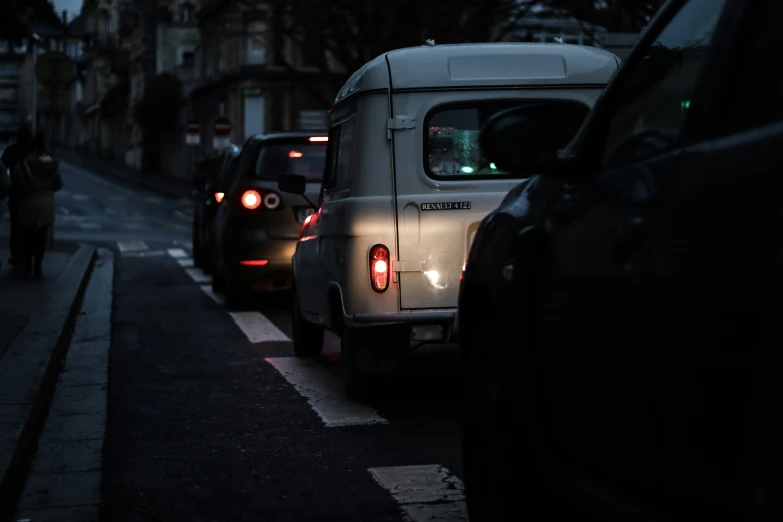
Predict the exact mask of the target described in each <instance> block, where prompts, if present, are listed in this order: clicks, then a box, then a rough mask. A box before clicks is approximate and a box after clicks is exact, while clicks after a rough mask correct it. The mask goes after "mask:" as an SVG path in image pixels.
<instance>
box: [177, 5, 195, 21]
mask: <svg viewBox="0 0 783 522" xmlns="http://www.w3.org/2000/svg"><path fill="white" fill-rule="evenodd" d="M195 11H196V10H195V8H194V7H193V4H182V5H181V6H179V20H180V22H192V21H193V20H195V18H196V17H195Z"/></svg>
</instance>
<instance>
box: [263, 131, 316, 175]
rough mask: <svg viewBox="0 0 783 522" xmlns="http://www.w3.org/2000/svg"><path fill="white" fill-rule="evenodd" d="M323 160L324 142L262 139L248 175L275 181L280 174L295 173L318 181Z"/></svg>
mask: <svg viewBox="0 0 783 522" xmlns="http://www.w3.org/2000/svg"><path fill="white" fill-rule="evenodd" d="M325 162H326V143H320V142H315V143H310V142H309V141H308V140H305V139H299V140H287V141H279V142H272V143H265V144H264V146H263V147H262V148H261V153H260V154H259V155H258V161H257V162H256V167H255V169H254V170H251V172H250V175H251V176H252V177H254V178H256V179H262V180H265V181H277V180H279V179H280V176H282V175H283V174H296V175H299V176H304V177H305V179H306V180H307V181H310V182H318V181H321V178H322V177H323V174H324V163H325Z"/></svg>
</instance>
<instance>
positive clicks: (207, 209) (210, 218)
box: [193, 145, 239, 274]
mask: <svg viewBox="0 0 783 522" xmlns="http://www.w3.org/2000/svg"><path fill="white" fill-rule="evenodd" d="M238 155H239V147H237V146H236V145H229V146H228V147H226V148H225V149H223V151H222V152H221V153H220V155H219V156H217V157H216V158H212V159H211V160H210V161H209V162H207V163H206V164H205V165H204V166H203V168H202V170H201V172H202V176H201V177H200V178H199V179H198V180H197V183H198V185H197V189H196V190H195V191H194V192H193V199H194V206H195V209H194V212H193V263H194V264H195V265H196V266H200V267H202V269H203V270H204V273H207V274H209V273H211V272H212V257H213V254H212V228H213V222H214V220H215V214H216V213H217V207H218V205H219V204H220V203H221V201H223V192H222V190H221V185H222V182H223V180H224V179H225V178H226V176H227V175H228V174H227V173H228V171H229V170H230V169H231V167H232V165H233V163H234V162H233V160H234V159H235V158H236V157H237V156H238Z"/></svg>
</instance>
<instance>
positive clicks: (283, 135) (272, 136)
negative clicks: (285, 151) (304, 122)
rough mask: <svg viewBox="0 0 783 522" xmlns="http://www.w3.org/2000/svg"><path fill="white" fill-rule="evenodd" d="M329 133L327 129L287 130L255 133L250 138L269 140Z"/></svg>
mask: <svg viewBox="0 0 783 522" xmlns="http://www.w3.org/2000/svg"><path fill="white" fill-rule="evenodd" d="M328 134H329V131H327V130H311V131H287V132H274V133H271V134H255V135H253V136H252V137H251V138H250V139H251V140H254V141H268V140H280V139H286V138H308V137H310V136H326V135H328Z"/></svg>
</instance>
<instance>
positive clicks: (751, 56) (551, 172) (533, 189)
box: [459, 0, 783, 522]
mask: <svg viewBox="0 0 783 522" xmlns="http://www.w3.org/2000/svg"><path fill="white" fill-rule="evenodd" d="M781 24H783V3H781V2H780V1H779V0H752V1H751V0H679V1H670V2H668V3H667V4H666V6H665V7H664V8H663V9H662V11H661V12H660V13H659V14H658V15H657V16H656V18H655V19H654V20H653V21H652V22H651V24H650V26H649V28H648V29H647V30H646V32H645V34H644V35H643V37H642V39H641V41H640V42H639V44H638V45H637V47H636V48H635V49H634V51H633V52H632V54H631V55H630V56H629V58H628V59H627V61H626V62H625V64H624V65H623V67H622V68H621V69H620V70H619V71H618V73H617V74H616V76H615V78H614V79H613V81H612V82H611V84H610V85H609V87H608V88H607V89H606V91H605V92H604V94H603V96H602V97H601V99H600V100H599V101H598V103H597V104H596V106H595V107H594V109H593V111H592V112H591V114H590V115H589V116H588V119H587V120H586V122H585V124H584V125H583V126H582V128H581V129H580V131H579V132H578V134H577V136H576V137H575V139H574V140H573V141H572V142H571V144H569V145H568V147H567V148H566V150H565V151H563V152H562V153H558V151H557V149H558V146H559V145H558V144H557V143H555V142H553V141H552V136H554V135H556V134H557V132H556V131H557V127H558V125H559V122H558V121H557V120H544V121H543V122H542V121H541V120H540V119H537V118H536V117H535V112H534V110H535V109H534V108H533V109H531V108H529V107H528V108H521V109H518V110H514V111H513V112H508V113H506V114H502V115H498V116H497V117H496V119H494V120H493V121H490V122H488V123H487V125H486V127H485V128H484V130H483V132H482V137H481V143H482V146H483V152H484V155H485V156H486V158H487V159H488V160H490V161H493V162H494V163H496V164H497V166H498V168H501V169H504V170H511V171H514V172H520V173H523V174H527V175H528V176H530V177H529V179H528V180H527V181H525V182H523V183H521V184H520V185H519V186H518V187H517V188H516V189H514V190H512V192H511V193H509V195H508V196H507V197H506V199H505V200H504V202H503V203H502V204H501V206H500V207H499V208H498V209H497V210H496V211H494V212H493V213H491V214H490V215H489V216H487V217H486V218H485V219H484V220H483V222H482V223H481V225H480V228H479V230H478V232H477V234H476V237H475V240H474V242H473V245H472V247H471V250H470V254H469V256H468V259H467V263H466V267H465V269H464V272H463V279H462V284H461V293H460V300H459V336H460V354H461V361H462V362H461V364H462V373H463V379H464V386H465V418H464V419H465V420H464V431H463V436H464V441H463V444H464V446H463V451H464V473H465V475H464V479H465V486H466V494H467V502H468V509H469V517H470V519H471V520H481V521H482V522H487V521H497V520H520V519H525V520H527V519H530V520H537V521H551V520H589V521H598V520H601V521H604V520H609V521H630V520H645V521H653V520H660V521H664V520H665V521H685V520H690V521H692V520H711V521H717V520H721V521H724V520H734V521H736V520H757V521H761V520H764V521H772V520H783V503H782V502H781V501H782V500H783V473H782V472H781V470H782V469H783V450H781V440H783V427H782V424H783V423H782V422H781V412H782V411H783V385H781V382H783V380H781V373H782V372H783V350H781V347H783V329H782V328H781V326H782V325H783V308H782V306H781V302H783V301H781V274H783V270H782V269H783V266H781V251H783V249H782V247H783V241H782V240H783V234H781V225H782V224H783V220H782V219H781V215H782V214H781V212H782V209H783V191H781V188H782V187H781V185H783V176H781V173H782V172H783V153H781V151H783V80H782V79H781V75H780V74H779V72H778V71H777V70H776V67H770V62H769V61H768V57H769V49H772V48H774V49H778V50H780V49H781V44H780V42H781V40H780V37H779V32H780V27H781ZM503 143H506V144H513V148H512V147H506V146H499V144H500V145H502V144H503ZM542 156H543V157H542Z"/></svg>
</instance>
